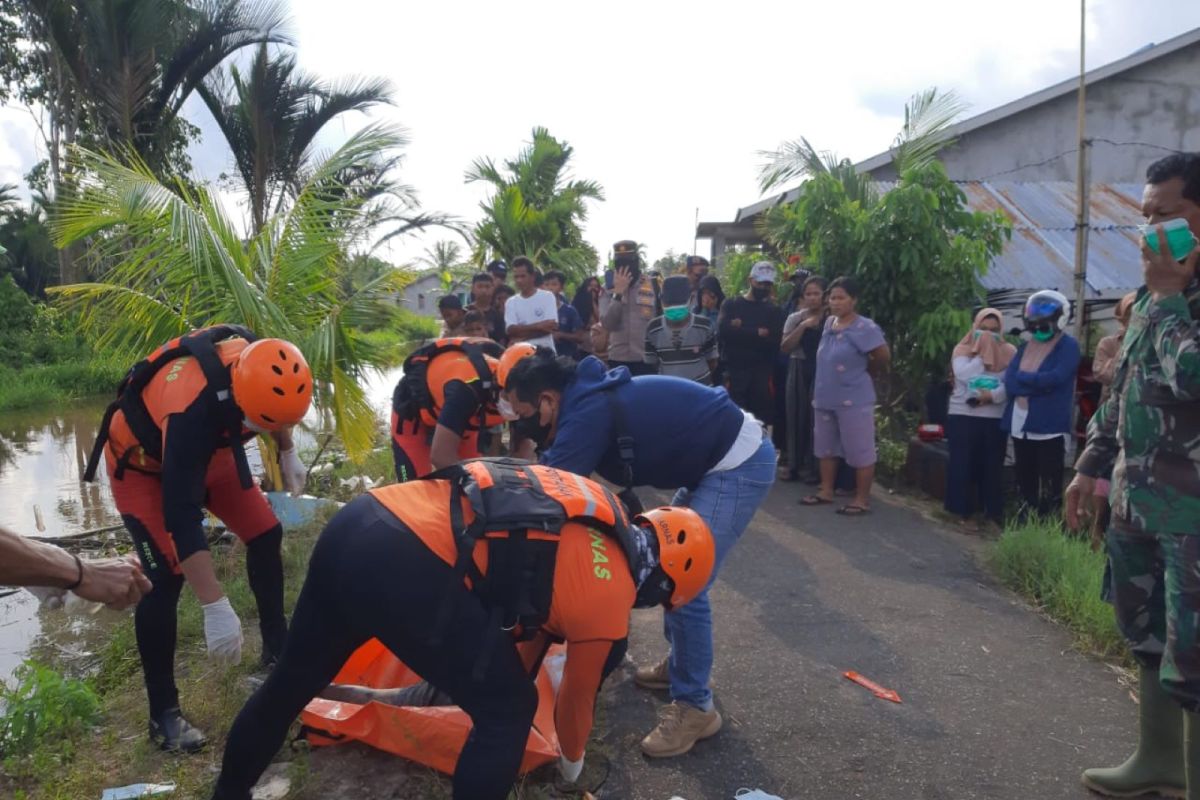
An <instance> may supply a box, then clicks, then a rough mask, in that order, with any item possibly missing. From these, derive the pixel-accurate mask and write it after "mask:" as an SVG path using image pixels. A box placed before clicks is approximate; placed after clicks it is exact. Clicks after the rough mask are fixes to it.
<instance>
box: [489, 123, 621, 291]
mask: <svg viewBox="0 0 1200 800" xmlns="http://www.w3.org/2000/svg"><path fill="white" fill-rule="evenodd" d="M573 154H574V149H573V148H572V147H571V146H570V145H568V144H567V143H566V142H563V141H560V140H558V139H555V138H554V137H553V136H551V135H550V132H549V131H547V130H546V129H545V128H534V130H533V136H532V139H531V141H530V142H529V143H528V144H527V145H526V147H525V149H523V150H522V151H521V152H520V153H519V154H518V155H517V157H516V158H514V159H512V160H510V161H506V162H504V164H503V166H498V165H497V164H496V163H495V162H494V161H493V160H492V159H490V158H481V159H478V160H477V161H475V163H474V164H472V165H471V167H470V169H468V170H467V173H466V180H467V182H468V183H473V182H477V181H478V182H483V183H487V184H490V186H491V187H492V190H493V191H492V194H491V196H490V197H489V198H488V199H487V200H485V201H484V202H483V203H481V204H480V207H481V208H482V210H483V219H482V221H481V222H480V223H479V224H478V225H477V226H476V227H475V230H474V232H473V237H474V241H475V260H476V261H477V262H478V263H480V264H482V263H485V262H487V261H489V260H490V259H493V258H504V259H512V258H514V257H516V256H519V255H525V256H529V258H531V259H533V261H534V263H535V264H537V265H538V266H540V267H542V268H543V269H558V270H561V271H562V272H564V273H566V275H567V276H568V277H569V278H571V279H573V280H575V281H578V280H581V279H582V278H585V277H586V276H588V275H592V274H594V273H595V270H596V266H597V264H598V262H599V255H598V254H597V252H596V249H595V248H594V247H592V245H591V244H589V243H588V242H586V241H585V240H584V238H583V227H582V226H583V223H584V222H586V221H587V213H588V208H587V203H588V201H594V200H599V201H602V200H603V199H604V190H603V189H602V188H601V186H600V184H598V183H596V182H595V181H586V180H573V179H571V178H570V173H569V165H570V161H571V156H572V155H573Z"/></svg>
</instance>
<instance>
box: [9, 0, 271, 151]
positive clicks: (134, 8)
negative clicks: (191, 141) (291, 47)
mask: <svg viewBox="0 0 1200 800" xmlns="http://www.w3.org/2000/svg"><path fill="white" fill-rule="evenodd" d="M26 9H27V14H28V20H27V22H28V24H29V28H30V31H31V38H32V40H33V42H34V43H35V45H36V46H37V47H38V48H39V49H41V50H42V51H43V52H44V53H45V55H46V56H47V59H48V60H50V61H54V62H56V63H57V64H58V65H59V66H60V67H61V68H62V70H63V72H64V75H63V77H64V78H65V81H64V83H65V85H64V86H62V87H61V90H62V91H63V92H67V93H69V94H71V95H73V97H74V98H75V100H76V102H77V103H78V105H79V110H80V114H79V118H78V119H77V120H76V121H77V122H78V123H79V125H80V130H87V131H90V133H91V138H90V140H89V141H88V143H89V144H93V145H95V146H98V147H100V148H102V149H105V150H109V151H113V150H115V149H117V148H128V149H131V150H133V151H134V152H135V153H137V154H138V156H139V157H140V159H141V160H142V161H143V162H144V163H146V164H149V165H150V166H151V167H153V168H155V169H156V170H159V171H164V170H165V168H168V167H174V168H176V169H177V168H178V166H179V163H178V159H179V158H180V157H184V158H186V155H185V154H184V153H183V149H184V148H185V147H186V143H187V141H186V140H187V138H188V131H187V129H186V128H185V127H183V126H185V125H186V123H185V122H183V121H182V119H181V118H180V117H179V113H180V111H181V110H182V108H183V104H184V103H185V102H186V101H187V99H188V98H189V97H190V96H191V94H192V92H193V91H195V90H196V89H197V88H198V87H199V86H200V85H201V83H202V81H203V80H204V79H205V78H206V77H207V76H208V75H209V73H211V72H212V71H213V70H215V69H216V68H217V67H218V66H219V65H220V64H221V62H223V61H224V60H225V59H226V58H227V57H229V56H230V55H231V54H233V53H235V52H237V51H238V50H240V49H242V48H243V47H246V46H248V45H252V44H257V43H261V42H282V41H286V37H285V36H284V35H283V34H282V33H281V28H282V25H283V19H284V17H283V12H282V9H281V6H280V5H279V4H278V3H277V2H273V1H272V0H200V2H182V1H181V0H70V2H68V0H27V3H26ZM73 139H74V136H72V137H71V138H69V139H68V140H67V143H70V141H73ZM173 159H174V160H175V161H174V163H172V160H173Z"/></svg>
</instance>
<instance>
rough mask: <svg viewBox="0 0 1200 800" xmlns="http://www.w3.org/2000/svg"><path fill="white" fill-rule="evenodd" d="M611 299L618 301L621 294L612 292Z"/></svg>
mask: <svg viewBox="0 0 1200 800" xmlns="http://www.w3.org/2000/svg"><path fill="white" fill-rule="evenodd" d="M612 299H613V300H620V299H621V293H620V292H612Z"/></svg>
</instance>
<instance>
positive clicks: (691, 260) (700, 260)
mask: <svg viewBox="0 0 1200 800" xmlns="http://www.w3.org/2000/svg"><path fill="white" fill-rule="evenodd" d="M701 265H703V266H705V267H707V266H708V259H707V258H705V257H704V256H688V257H687V261H685V262H684V264H683V266H684V268H685V269H691V268H692V267H699V266H701Z"/></svg>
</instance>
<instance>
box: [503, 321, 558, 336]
mask: <svg viewBox="0 0 1200 800" xmlns="http://www.w3.org/2000/svg"><path fill="white" fill-rule="evenodd" d="M556 330H558V320H553V319H548V320H545V321H543V322H535V323H533V324H532V325H509V326H508V335H509V337H510V338H513V339H534V338H536V337H539V336H545V335H546V334H548V333H554V331H556Z"/></svg>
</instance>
